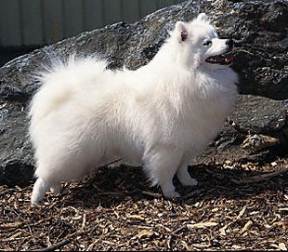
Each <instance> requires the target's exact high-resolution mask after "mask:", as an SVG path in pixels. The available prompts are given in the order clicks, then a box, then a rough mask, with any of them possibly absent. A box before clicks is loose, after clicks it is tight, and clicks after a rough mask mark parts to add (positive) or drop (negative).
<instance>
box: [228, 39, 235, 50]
mask: <svg viewBox="0 0 288 252" xmlns="http://www.w3.org/2000/svg"><path fill="white" fill-rule="evenodd" d="M226 45H228V47H229V49H232V48H233V45H234V42H233V39H227V40H226Z"/></svg>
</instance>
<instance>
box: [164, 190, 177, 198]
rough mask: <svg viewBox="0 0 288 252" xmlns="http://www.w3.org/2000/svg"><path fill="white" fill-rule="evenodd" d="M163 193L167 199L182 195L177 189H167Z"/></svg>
mask: <svg viewBox="0 0 288 252" xmlns="http://www.w3.org/2000/svg"><path fill="white" fill-rule="evenodd" d="M163 194H164V197H165V198H167V199H175V198H180V197H181V195H180V194H179V193H178V192H176V191H175V190H173V191H166V192H163Z"/></svg>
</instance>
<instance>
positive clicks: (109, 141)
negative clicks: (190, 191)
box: [30, 14, 237, 204]
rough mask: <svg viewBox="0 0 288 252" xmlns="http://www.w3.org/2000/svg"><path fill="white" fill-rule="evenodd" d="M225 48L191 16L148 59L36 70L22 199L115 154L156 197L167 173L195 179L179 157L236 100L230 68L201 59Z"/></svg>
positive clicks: (166, 186)
mask: <svg viewBox="0 0 288 252" xmlns="http://www.w3.org/2000/svg"><path fill="white" fill-rule="evenodd" d="M206 40H211V41H212V42H213V43H212V45H211V46H204V45H203V43H204V42H205V41H206ZM226 50H227V45H226V40H225V39H219V38H218V37H217V33H216V32H215V30H214V28H213V27H212V26H211V25H210V24H209V21H208V19H207V16H206V15H205V14H200V15H199V16H198V18H197V19H195V20H193V21H191V22H189V23H184V22H177V23H176V26H175V29H174V30H173V31H172V32H171V36H170V37H169V38H168V39H167V41H166V43H164V45H163V46H162V47H161V49H160V50H159V52H158V53H157V55H156V56H155V57H154V58H153V60H152V61H151V62H150V63H149V64H147V65H145V66H143V67H141V68H139V69H137V70H136V71H130V70H126V69H124V70H118V71H112V70H106V66H107V64H106V62H105V61H103V60H99V59H95V58H78V59H77V58H74V57H71V58H70V59H69V60H68V61H67V62H66V63H62V64H56V65H55V66H54V67H53V69H52V70H50V71H48V72H46V73H42V74H41V82H42V85H41V87H40V89H39V91H38V92H37V93H36V94H35V96H34V97H33V100H32V103H31V110H30V116H31V124H30V136H31V139H32V143H33V146H34V148H35V158H36V161H37V169H36V172H35V175H36V177H37V178H38V179H37V181H36V183H35V185H34V188H33V193H32V197H31V202H32V204H37V203H38V202H39V201H40V200H41V199H42V198H43V196H44V194H45V192H46V191H47V190H49V189H50V190H52V191H54V192H59V191H60V182H61V181H69V180H75V179H79V178H81V177H82V176H83V175H85V174H86V173H87V172H88V171H89V170H90V169H92V168H96V167H99V166H100V165H103V164H105V163H107V162H109V161H113V160H115V159H118V158H121V159H122V160H124V162H129V163H130V164H140V165H143V167H144V170H145V172H146V173H147V176H148V177H149V179H150V180H151V182H152V185H160V187H161V189H162V191H163V194H164V195H165V196H166V197H177V196H179V194H178V193H177V192H176V191H175V188H174V185H173V183H172V179H173V176H174V175H175V174H176V173H177V176H178V178H179V180H180V182H181V183H182V184H183V185H196V184H197V181H196V180H195V179H193V178H191V177H190V175H189V173H188V170H187V166H188V164H189V161H190V160H191V158H192V157H193V156H195V155H197V154H199V153H200V152H201V151H203V149H204V148H205V147H206V146H207V144H208V143H209V142H210V141H211V140H213V138H214V137H215V136H216V134H217V132H218V130H219V129H220V128H221V127H222V125H223V122H224V120H225V118H226V116H227V115H228V114H229V113H230V111H231V109H232V107H233V103H234V100H235V97H236V86H235V85H234V84H235V82H237V75H236V74H235V73H234V72H233V71H232V70H231V69H230V68H229V67H228V66H223V65H217V64H209V63H206V62H205V59H206V58H207V57H209V56H211V55H218V54H221V53H223V52H225V51H226Z"/></svg>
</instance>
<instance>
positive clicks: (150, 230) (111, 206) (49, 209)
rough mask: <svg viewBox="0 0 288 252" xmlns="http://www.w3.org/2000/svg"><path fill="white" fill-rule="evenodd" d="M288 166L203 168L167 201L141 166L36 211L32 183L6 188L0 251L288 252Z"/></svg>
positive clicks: (108, 174)
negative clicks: (194, 182)
mask: <svg viewBox="0 0 288 252" xmlns="http://www.w3.org/2000/svg"><path fill="white" fill-rule="evenodd" d="M287 167H288V162H287V159H286V160H285V159H277V160H275V161H273V162H269V163H264V164H259V163H252V162H248V161H246V162H232V161H229V160H226V161H225V162H224V164H212V163H210V164H205V165H204V164H202V165H196V166H193V167H191V169H190V172H191V174H192V175H193V177H195V178H197V179H198V181H199V186H197V187H195V188H182V187H181V186H180V185H179V182H178V181H177V179H175V184H176V186H177V188H178V190H179V191H180V192H181V193H182V194H183V195H184V196H183V197H182V198H181V199H179V200H167V199H164V198H163V197H162V194H161V192H160V190H159V189H157V188H152V189H151V188H150V187H149V184H148V182H147V180H146V179H145V176H144V174H143V172H142V170H141V169H139V168H131V167H124V166H120V167H109V168H103V169H101V170H99V171H98V172H97V173H96V175H95V177H94V178H93V179H89V180H87V181H84V182H82V183H70V184H65V185H64V189H63V192H62V194H61V195H60V196H54V195H52V194H51V193H48V194H47V195H46V197H45V200H44V202H43V203H42V205H41V206H40V207H31V206H30V202H29V199H30V194H31V189H32V186H26V187H19V186H14V187H8V186H5V185H2V186H0V202H1V207H0V250H5V251H7V250H37V251H53V250H55V249H56V250H243V249H249V250H251V249H255V250H256V249H257V250H260V249H265V250H268V249H269V250H287V248H288V172H287Z"/></svg>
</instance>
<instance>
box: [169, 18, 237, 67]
mask: <svg viewBox="0 0 288 252" xmlns="http://www.w3.org/2000/svg"><path fill="white" fill-rule="evenodd" d="M171 37H172V39H173V40H174V42H175V43H176V44H177V45H178V50H177V53H178V54H179V55H178V58H181V60H183V63H184V64H186V65H187V67H192V66H194V67H198V66H205V67H208V68H211V69H222V68H225V67H227V66H230V65H231V63H232V62H233V56H232V54H231V52H232V49H233V40H232V39H220V38H219V37H218V35H217V32H216V30H215V28H214V27H213V26H212V25H211V24H210V22H209V19H208V17H207V16H206V14H204V13H201V14H199V15H198V17H197V18H196V19H194V20H192V21H191V22H188V23H186V22H180V21H179V22H177V23H176V26H175V29H174V31H173V32H172V34H171Z"/></svg>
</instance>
